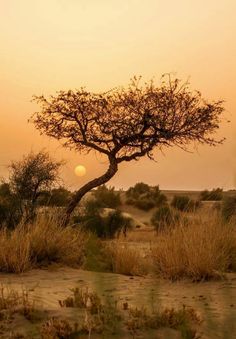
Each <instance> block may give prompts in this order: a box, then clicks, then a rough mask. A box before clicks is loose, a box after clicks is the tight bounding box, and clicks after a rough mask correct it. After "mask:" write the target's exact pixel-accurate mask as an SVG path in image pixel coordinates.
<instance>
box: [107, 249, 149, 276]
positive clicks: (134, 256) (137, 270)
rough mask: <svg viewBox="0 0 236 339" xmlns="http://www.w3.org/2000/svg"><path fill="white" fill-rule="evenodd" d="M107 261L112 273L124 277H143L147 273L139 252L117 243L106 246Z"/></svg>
mask: <svg viewBox="0 0 236 339" xmlns="http://www.w3.org/2000/svg"><path fill="white" fill-rule="evenodd" d="M106 253H107V259H108V260H109V262H110V266H111V269H112V272H113V273H119V274H124V275H143V274H146V273H147V265H146V263H145V261H144V258H142V256H141V254H140V251H138V250H136V249H134V248H129V247H128V246H125V245H123V244H121V243H119V242H112V243H111V244H109V245H107V246H106Z"/></svg>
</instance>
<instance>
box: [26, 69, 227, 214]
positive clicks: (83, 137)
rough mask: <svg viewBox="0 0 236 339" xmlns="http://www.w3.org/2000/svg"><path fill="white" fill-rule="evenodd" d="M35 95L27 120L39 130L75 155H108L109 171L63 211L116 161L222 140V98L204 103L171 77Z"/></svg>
mask: <svg viewBox="0 0 236 339" xmlns="http://www.w3.org/2000/svg"><path fill="white" fill-rule="evenodd" d="M34 99H35V100H36V102H37V103H38V104H39V105H40V107H41V109H40V111H39V112H36V113H35V114H34V115H33V116H32V121H33V123H34V125H35V126H36V128H37V129H38V130H40V132H41V133H44V134H46V135H48V136H50V137H53V138H56V139H58V140H61V141H62V142H63V144H64V146H65V147H69V148H72V149H75V150H77V151H78V152H80V153H88V152H90V151H91V150H95V151H97V152H99V153H102V154H104V155H106V156H107V157H108V159H109V163H110V166H109V169H108V171H107V172H106V173H105V174H104V175H103V176H101V177H100V178H97V179H94V180H93V181H91V182H90V183H88V184H86V185H85V186H83V187H82V188H81V189H80V191H78V192H77V195H75V196H74V203H71V206H70V208H69V209H68V214H70V213H71V212H72V211H73V209H74V208H75V206H76V204H77V203H78V202H79V201H80V199H81V198H82V196H83V195H84V194H85V193H86V192H87V191H88V190H90V189H92V188H94V187H96V186H98V185H101V184H104V183H105V182H107V181H108V180H109V179H110V178H111V177H112V176H113V175H114V174H115V173H116V171H117V170H118V165H119V163H121V162H124V161H131V160H138V159H139V158H140V157H142V156H145V155H147V156H148V157H149V158H151V159H153V151H154V149H155V148H156V149H159V150H160V149H162V148H163V147H171V146H179V147H181V148H184V149H186V148H187V146H188V144H189V143H190V142H197V143H202V144H208V145H217V144H218V143H220V142H222V140H216V139H215V138H214V135H213V134H214V133H215V132H216V130H217V129H218V128H219V123H220V120H221V114H222V112H223V110H224V109H223V102H222V101H215V102H207V101H206V100H204V99H203V98H202V95H201V93H200V92H199V91H191V90H190V89H189V86H188V84H187V83H182V82H181V81H180V80H178V79H173V78H172V77H171V76H170V75H167V76H165V77H163V78H162V82H161V84H160V85H159V86H157V85H155V83H154V82H153V81H150V82H148V83H145V84H142V81H141V78H137V77H134V78H133V79H132V80H131V82H130V84H129V85H128V87H126V88H124V87H120V88H114V89H112V90H110V91H108V92H105V93H92V92H89V91H87V90H86V89H85V88H81V89H79V90H75V91H72V90H69V91H60V92H58V93H57V95H55V96H50V97H49V98H46V97H45V96H35V97H34ZM98 179H99V180H98Z"/></svg>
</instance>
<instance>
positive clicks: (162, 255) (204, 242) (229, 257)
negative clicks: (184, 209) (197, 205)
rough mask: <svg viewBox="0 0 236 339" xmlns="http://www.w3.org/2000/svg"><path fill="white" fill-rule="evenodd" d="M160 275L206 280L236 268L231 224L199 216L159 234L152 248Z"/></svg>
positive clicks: (234, 242)
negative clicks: (192, 220) (190, 221)
mask: <svg viewBox="0 0 236 339" xmlns="http://www.w3.org/2000/svg"><path fill="white" fill-rule="evenodd" d="M152 254H153V259H154V264H155V266H156V269H157V272H158V273H159V274H160V276H162V277H164V278H168V279H172V280H176V279H181V278H190V279H192V280H194V281H199V280H207V279H210V278H216V277H219V276H220V275H222V273H223V272H226V271H229V270H235V269H236V235H235V230H234V229H233V227H231V226H229V225H225V224H222V223H220V222H219V221H218V220H217V219H216V218H213V217H212V216H211V218H210V219H202V218H199V219H197V220H195V221H194V222H192V223H188V225H182V224H181V222H180V223H179V225H178V227H175V228H174V229H171V230H169V231H166V232H164V233H163V234H162V236H159V237H158V239H157V243H156V245H155V247H154V248H153V250H152Z"/></svg>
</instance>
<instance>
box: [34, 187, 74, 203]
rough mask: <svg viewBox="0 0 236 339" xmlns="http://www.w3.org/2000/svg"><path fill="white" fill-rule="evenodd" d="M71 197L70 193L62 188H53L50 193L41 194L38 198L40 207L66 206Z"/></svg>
mask: <svg viewBox="0 0 236 339" xmlns="http://www.w3.org/2000/svg"><path fill="white" fill-rule="evenodd" d="M70 197H71V192H70V191H68V190H67V189H66V188H64V187H59V188H54V189H52V190H51V191H45V192H42V193H41V195H40V197H39V198H38V205H40V206H57V207H63V206H66V205H67V204H68V202H69V199H70Z"/></svg>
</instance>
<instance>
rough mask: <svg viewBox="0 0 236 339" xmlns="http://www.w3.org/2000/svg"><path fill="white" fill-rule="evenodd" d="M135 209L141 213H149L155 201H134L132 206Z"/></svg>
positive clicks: (148, 199) (147, 199)
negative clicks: (141, 211)
mask: <svg viewBox="0 0 236 339" xmlns="http://www.w3.org/2000/svg"><path fill="white" fill-rule="evenodd" d="M133 205H134V206H135V207H137V208H139V209H140V210H143V211H149V210H150V209H151V208H153V207H155V201H154V200H153V199H150V198H146V199H140V200H136V201H135V202H134V204H133Z"/></svg>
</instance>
